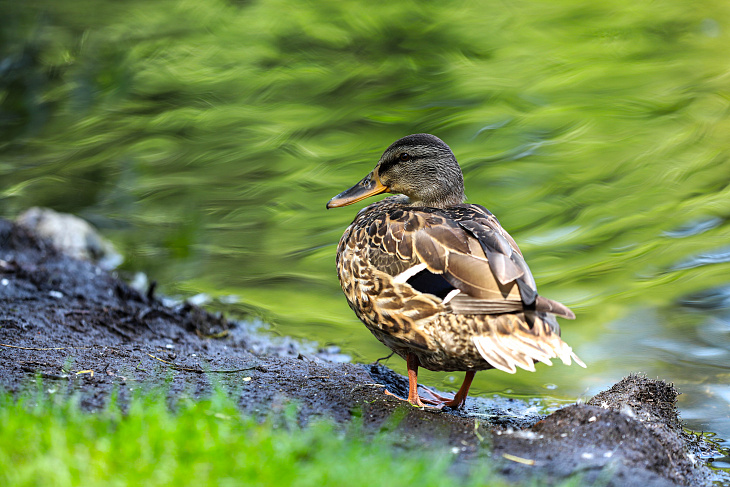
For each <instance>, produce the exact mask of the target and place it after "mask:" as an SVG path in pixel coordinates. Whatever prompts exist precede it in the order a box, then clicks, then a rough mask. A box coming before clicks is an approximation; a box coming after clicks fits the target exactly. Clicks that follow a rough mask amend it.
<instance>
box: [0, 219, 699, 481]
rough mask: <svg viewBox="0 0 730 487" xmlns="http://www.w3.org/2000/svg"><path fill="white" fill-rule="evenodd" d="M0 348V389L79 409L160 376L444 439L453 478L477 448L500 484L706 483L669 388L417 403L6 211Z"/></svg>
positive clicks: (363, 370) (244, 402)
mask: <svg viewBox="0 0 730 487" xmlns="http://www.w3.org/2000/svg"><path fill="white" fill-rule="evenodd" d="M0 357H1V358H2V360H1V361H0V386H2V387H4V388H5V389H7V390H10V391H13V392H18V391H20V390H22V389H23V388H24V387H29V386H32V381H33V380H34V377H35V375H36V374H40V375H41V376H42V378H43V386H44V388H45V389H46V390H47V391H49V392H52V393H54V391H55V392H61V391H63V392H65V391H73V392H76V393H78V394H79V395H80V398H81V401H82V404H83V405H84V406H85V407H86V408H88V409H90V410H93V409H95V408H99V407H102V406H103V405H104V403H105V401H106V400H107V398H108V397H109V394H110V393H111V391H112V390H113V389H114V388H117V389H118V391H119V394H120V397H121V400H122V401H124V400H126V399H127V398H128V397H129V395H130V394H131V393H133V391H134V390H135V389H138V388H141V387H148V386H149V385H150V384H161V383H165V384H167V386H168V387H169V390H170V395H171V398H172V399H174V398H175V397H178V396H180V395H182V394H185V395H197V394H202V393H205V392H207V391H209V390H210V389H211V387H212V386H213V383H216V382H217V383H220V384H223V385H225V386H227V387H228V388H229V390H231V391H234V393H235V394H237V397H238V403H239V405H240V407H241V409H242V410H243V411H245V412H247V413H250V414H253V415H257V416H261V417H263V416H267V415H269V414H271V412H272V411H277V410H280V409H281V408H282V407H284V406H285V405H286V404H287V403H289V402H290V401H292V400H295V401H297V403H298V404H299V420H300V422H301V423H302V424H306V423H307V422H308V421H310V420H311V419H312V418H314V417H322V416H324V417H329V418H333V419H334V420H336V421H339V422H346V421H349V420H350V419H351V418H353V417H355V416H357V417H359V418H361V419H362V422H363V423H364V424H365V426H366V427H367V428H368V429H370V430H373V431H377V430H381V429H386V430H393V434H397V435H399V436H400V437H402V438H403V441H402V442H401V444H402V445H403V448H406V449H407V448H431V449H439V450H440V451H441V450H443V449H444V446H447V447H448V450H447V451H449V452H451V454H453V455H454V458H455V459H456V462H455V466H454V470H455V472H456V473H457V474H458V472H460V471H464V470H466V469H468V468H470V467H471V466H473V465H476V464H477V463H478V462H480V461H483V458H484V457H485V456H490V457H492V458H493V459H494V460H495V461H496V465H497V471H498V473H499V475H501V476H503V477H505V478H507V479H509V480H525V479H529V478H532V477H538V478H540V480H541V481H542V482H547V483H552V482H558V481H561V480H564V479H566V478H571V477H574V476H579V477H580V478H581V479H582V481H581V484H582V485H591V484H594V483H595V484H596V485H615V486H626V485H629V486H631V485H636V486H642V487H645V486H660V485H706V484H708V483H709V482H710V479H711V478H710V472H709V469H708V468H707V467H706V466H704V465H703V464H702V463H701V462H700V461H699V460H698V455H699V454H700V453H701V448H703V444H702V442H701V441H699V440H697V438H696V437H695V436H693V435H691V434H686V433H685V432H683V430H682V427H681V422H680V420H679V417H678V416H677V411H676V408H675V402H676V397H677V391H676V390H675V389H674V387H673V386H671V385H669V384H667V383H665V382H661V381H654V380H649V379H646V378H644V377H640V376H631V377H628V378H626V379H624V380H622V381H621V382H620V383H618V384H616V385H614V386H613V387H611V388H610V389H608V390H606V391H604V392H602V393H601V394H599V395H597V396H596V397H594V398H593V399H592V400H591V401H590V402H589V403H588V404H582V405H572V406H568V407H566V408H563V409H561V410H559V411H557V412H555V413H553V414H551V415H549V416H547V417H543V416H540V415H539V414H537V412H536V411H534V410H532V409H530V408H529V407H528V406H527V405H526V404H524V403H522V402H520V401H516V400H509V399H496V400H491V399H490V400H487V399H483V398H470V399H469V400H468V402H467V405H466V407H465V409H464V410H463V411H459V412H454V411H437V410H431V409H418V408H414V407H411V406H409V405H407V404H403V403H402V402H400V401H398V400H396V399H394V398H392V397H388V396H385V395H383V389H384V387H386V386H387V387H388V389H389V390H391V391H393V392H396V393H401V394H403V393H404V392H405V388H406V386H407V381H406V379H405V378H404V377H402V376H399V375H397V374H395V373H393V372H392V371H390V370H389V369H387V368H385V367H383V366H380V365H359V364H352V363H342V362H341V361H340V360H341V356H339V355H337V353H336V351H332V350H317V349H314V348H311V347H310V348H307V347H304V348H302V347H299V346H298V345H297V344H296V342H294V341H292V340H286V339H282V340H277V341H271V340H269V339H266V338H265V337H262V336H260V335H258V334H256V333H255V332H254V331H252V330H251V329H250V328H249V327H248V326H246V325H245V324H244V323H231V322H229V321H228V320H226V319H225V318H223V317H218V316H214V315H211V314H209V313H207V312H205V311H204V310H201V309H200V308H197V307H195V306H190V305H187V304H180V305H177V306H165V305H163V303H162V302H161V301H160V300H159V299H158V298H157V297H156V296H155V295H154V292H153V290H152V291H150V292H147V293H140V292H138V291H136V290H134V289H132V288H131V287H129V286H128V285H126V284H125V283H123V282H122V281H120V280H118V279H117V278H115V277H114V276H113V275H112V274H109V273H107V272H105V271H103V270H102V269H101V268H100V267H98V266H96V265H94V264H92V263H89V262H86V261H82V260H76V259H74V258H71V257H68V256H66V255H64V254H63V253H61V252H59V251H58V250H56V248H54V247H53V246H52V245H51V244H50V243H47V242H46V241H43V240H39V239H37V238H36V237H35V236H34V235H33V234H31V233H30V232H29V231H27V230H24V229H22V228H20V227H17V226H16V225H14V224H13V223H11V222H8V221H6V220H0ZM587 373H590V371H588V372H587ZM394 415H395V417H397V418H398V421H397V422H396V421H394V420H393V417H394Z"/></svg>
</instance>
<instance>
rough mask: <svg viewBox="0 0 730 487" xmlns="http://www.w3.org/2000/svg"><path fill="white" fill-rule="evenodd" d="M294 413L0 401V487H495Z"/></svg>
mask: <svg viewBox="0 0 730 487" xmlns="http://www.w3.org/2000/svg"><path fill="white" fill-rule="evenodd" d="M293 411H294V408H290V409H289V411H288V413H287V412H284V413H281V414H280V415H278V416H277V417H275V418H274V417H272V418H271V419H269V420H267V421H265V422H263V423H259V422H256V421H255V420H253V419H251V418H248V417H246V416H243V415H241V413H240V412H239V411H238V410H237V408H236V406H235V404H234V402H233V401H232V400H231V399H230V398H229V397H228V395H227V394H226V393H225V392H221V391H219V392H216V393H214V394H213V395H212V396H211V397H209V398H207V399H202V400H190V399H188V400H181V401H180V402H179V403H178V404H177V405H176V406H175V408H174V410H171V409H170V408H169V407H168V405H167V404H166V401H165V399H164V395H163V394H159V393H145V394H142V395H140V396H138V397H136V398H134V399H133V400H132V401H131V404H130V406H129V408H128V409H127V410H126V412H124V413H122V412H121V410H120V409H119V408H118V407H117V406H116V405H115V402H114V401H112V402H111V404H110V405H109V406H108V407H106V408H105V409H104V410H101V411H98V412H95V413H88V412H85V411H83V410H81V408H80V407H79V405H78V401H76V400H74V399H73V398H64V397H55V398H53V397H52V398H51V399H48V398H44V396H43V394H38V396H37V397H31V396H24V397H21V398H14V397H13V396H11V395H10V394H8V393H0V485H3V486H5V487H11V486H13V487H16V486H84V487H93V486H98V485H104V486H107V485H114V486H125V485H134V486H142V485H144V486H165V485H170V486H173V485H174V486H181V485H195V486H206V485H215V486H228V485H261V486H273V485H276V486H287V485H296V486H326V485H336V486H342V485H348V486H359V485H362V486H376V485H393V484H394V482H395V483H397V484H398V485H399V486H406V485H418V486H419V487H425V486H441V485H444V486H445V485H454V483H455V482H458V483H459V485H462V486H469V485H483V482H480V480H479V479H483V480H486V481H488V485H495V483H494V482H492V481H491V480H488V479H489V478H490V476H489V475H488V472H487V470H486V468H476V469H475V471H474V472H473V475H472V477H471V479H456V478H455V477H454V475H453V474H451V473H449V471H448V470H449V466H450V465H451V463H452V460H453V458H454V455H453V454H452V453H451V452H450V449H449V448H448V447H447V446H446V445H444V446H443V448H439V449H436V450H434V451H430V452H419V453H414V452H413V451H410V452H406V451H403V449H400V450H395V449H394V448H395V445H394V443H393V439H392V436H390V437H389V436H387V435H386V434H383V433H380V434H376V435H374V436H370V435H368V437H367V438H366V437H365V435H364V434H363V430H362V428H361V427H360V426H356V425H355V424H354V423H353V425H351V426H349V427H348V428H345V430H346V431H343V428H337V427H336V426H335V425H334V424H333V423H331V422H327V421H320V422H317V423H314V424H312V425H310V426H308V427H306V428H300V427H298V426H296V424H295V423H294V421H293V420H292V419H291V418H292V417H293V414H292V413H293ZM485 460H486V459H485ZM480 463H481V462H480Z"/></svg>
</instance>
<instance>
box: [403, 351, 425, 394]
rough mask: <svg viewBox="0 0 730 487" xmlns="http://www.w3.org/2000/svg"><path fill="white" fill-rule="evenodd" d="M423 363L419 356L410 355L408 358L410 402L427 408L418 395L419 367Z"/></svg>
mask: <svg viewBox="0 0 730 487" xmlns="http://www.w3.org/2000/svg"><path fill="white" fill-rule="evenodd" d="M419 365H421V362H420V361H419V360H418V356H416V355H414V354H412V353H409V354H408V355H407V357H406V366H407V367H408V402H409V403H411V404H413V405H414V406H420V407H425V406H426V405H425V404H423V401H421V396H419V395H418V366H419Z"/></svg>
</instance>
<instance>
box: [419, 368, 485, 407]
mask: <svg viewBox="0 0 730 487" xmlns="http://www.w3.org/2000/svg"><path fill="white" fill-rule="evenodd" d="M475 374H476V372H473V371H470V372H467V373H466V376H465V377H464V382H463V383H462V384H461V387H460V388H459V392H457V393H456V394H454V397H444V396H442V395H440V394H436V393H435V392H433V391H432V390H430V389H428V388H426V387H423V386H421V387H422V388H423V390H424V391H425V392H426V394H427V395H428V396H429V397H428V399H425V400H424V402H428V403H429V404H434V405H438V407H443V406H446V407H448V408H451V409H460V408H462V407H463V406H464V404H466V396H467V395H468V394H469V387H471V382H472V380H474V375H475Z"/></svg>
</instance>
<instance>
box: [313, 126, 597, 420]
mask: <svg viewBox="0 0 730 487" xmlns="http://www.w3.org/2000/svg"><path fill="white" fill-rule="evenodd" d="M379 193H395V194H396V195H395V196H388V197H386V198H384V199H383V200H381V201H378V202H376V203H373V204H371V205H369V206H367V207H365V208H364V209H362V210H361V211H360V212H359V213H358V214H357V216H356V217H355V220H354V221H353V222H352V224H351V225H350V226H349V227H347V229H346V230H345V233H344V234H343V235H342V238H341V239H340V243H339V245H338V248H337V274H338V276H339V279H340V284H341V285H342V290H343V291H344V293H345V296H346V297H347V301H348V303H349V304H350V307H351V308H352V309H353V311H355V314H356V315H357V316H358V318H360V320H362V322H363V323H365V326H367V328H368V329H369V330H370V331H371V332H372V333H373V335H375V337H376V338H377V339H378V340H380V341H381V342H382V343H384V344H385V345H386V346H387V347H389V348H390V349H392V350H393V351H394V352H395V353H396V354H398V355H399V356H401V357H403V358H404V359H405V360H406V364H407V367H408V379H409V388H408V397H407V400H408V402H410V403H411V404H413V405H416V406H421V407H423V406H425V405H426V404H428V405H431V406H437V407H442V406H448V407H450V408H460V407H462V406H463V405H464V403H465V401H466V397H467V394H468V392H469V387H470V386H471V382H472V380H473V379H474V374H475V373H476V371H478V370H487V369H492V368H495V369H499V370H502V371H504V372H508V373H514V372H515V371H516V370H517V367H520V368H522V369H525V370H529V371H534V370H535V362H538V361H539V362H544V363H546V364H548V365H551V362H550V359H552V358H559V359H560V360H562V361H563V362H564V363H565V364H567V365H570V363H571V359H572V360H574V361H575V362H576V363H578V364H579V365H581V366H583V367H585V364H583V362H582V361H581V360H580V359H579V358H578V357H577V356H576V355H575V353H573V351H572V349H571V348H570V347H569V346H568V345H567V344H566V343H565V342H564V341H563V340H562V339H561V338H560V327H559V325H558V322H557V320H556V318H555V317H556V316H561V317H564V318H568V319H573V318H575V315H574V314H573V312H572V311H571V310H570V309H568V308H567V307H566V306H565V305H563V304H560V303H558V302H556V301H553V300H550V299H547V298H544V297H542V296H539V295H538V294H537V288H536V285H535V280H534V278H533V277H532V273H531V272H530V269H529V268H528V267H527V263H526V262H525V259H524V257H523V256H522V252H520V249H519V248H518V247H517V244H516V243H515V241H514V240H513V239H512V237H511V236H510V235H509V234H508V233H507V232H506V231H505V230H504V229H503V228H502V226H501V225H500V224H499V221H497V218H496V217H495V216H494V215H493V214H492V213H490V212H489V210H487V209H486V208H484V207H483V206H481V205H477V204H466V203H465V200H466V197H465V196H464V179H463V176H462V172H461V168H460V167H459V164H458V163H457V162H456V158H455V157H454V154H453V152H452V151H451V149H450V148H449V146H448V145H446V144H445V143H444V142H443V141H442V140H441V139H439V138H438V137H436V136H433V135H430V134H415V135H409V136H407V137H403V138H402V139H399V140H397V141H396V142H394V143H393V144H392V145H391V146H390V147H388V148H387V149H386V150H385V152H384V153H383V155H382V157H381V158H380V160H379V161H378V163H377V165H376V166H375V169H373V171H372V172H370V174H368V175H367V176H365V177H364V178H363V179H362V180H361V181H360V182H359V183H357V184H356V185H354V186H353V187H351V188H350V189H347V190H345V191H343V192H342V193H340V194H338V195H337V196H335V197H334V198H332V199H331V200H330V201H329V202H328V203H327V208H335V207H341V206H346V205H350V204H352V203H355V202H358V201H361V200H363V199H365V198H367V197H369V196H373V195H376V194H379ZM419 367H425V368H426V369H429V370H435V371H466V376H465V378H464V382H463V384H462V386H461V387H460V388H459V391H458V392H457V393H456V394H455V395H454V397H453V398H447V397H443V396H441V395H438V394H436V393H434V392H432V391H428V390H426V396H424V397H421V396H420V395H419V393H418V368H419ZM386 392H388V391H386Z"/></svg>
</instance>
